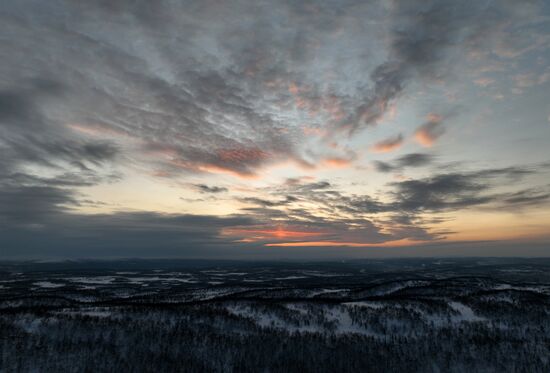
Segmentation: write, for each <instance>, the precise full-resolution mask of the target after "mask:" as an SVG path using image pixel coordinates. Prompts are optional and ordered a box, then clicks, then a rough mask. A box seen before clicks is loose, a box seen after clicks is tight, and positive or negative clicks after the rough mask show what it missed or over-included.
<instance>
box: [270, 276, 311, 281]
mask: <svg viewBox="0 0 550 373" xmlns="http://www.w3.org/2000/svg"><path fill="white" fill-rule="evenodd" d="M301 278H307V277H306V276H287V277H275V278H274V280H298V279H301Z"/></svg>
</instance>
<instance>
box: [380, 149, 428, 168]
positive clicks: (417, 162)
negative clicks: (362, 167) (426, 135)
mask: <svg viewBox="0 0 550 373" xmlns="http://www.w3.org/2000/svg"><path fill="white" fill-rule="evenodd" d="M433 159H434V157H433V156H432V155H430V154H425V153H410V154H405V155H403V156H401V157H399V158H397V159H395V160H393V161H392V162H382V161H375V162H374V166H375V167H376V170H377V171H379V172H392V171H403V170H404V169H405V168H408V167H422V166H427V165H429V164H431V163H432V162H433Z"/></svg>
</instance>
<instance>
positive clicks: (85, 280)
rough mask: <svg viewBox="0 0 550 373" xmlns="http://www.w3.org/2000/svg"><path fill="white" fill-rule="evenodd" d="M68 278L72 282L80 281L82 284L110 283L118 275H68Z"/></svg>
mask: <svg viewBox="0 0 550 373" xmlns="http://www.w3.org/2000/svg"><path fill="white" fill-rule="evenodd" d="M67 280H68V281H71V282H78V283H81V284H97V285H109V284H111V283H112V282H113V281H115V280H116V277H113V276H96V277H68V278H67Z"/></svg>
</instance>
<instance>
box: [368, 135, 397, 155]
mask: <svg viewBox="0 0 550 373" xmlns="http://www.w3.org/2000/svg"><path fill="white" fill-rule="evenodd" d="M401 145H403V135H402V134H399V135H396V136H393V137H390V138H387V139H385V140H382V141H379V142H377V143H376V144H374V145H373V146H372V147H371V150H372V151H373V152H375V153H388V152H392V151H394V150H397V149H399V148H400V147H401Z"/></svg>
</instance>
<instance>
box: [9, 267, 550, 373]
mask: <svg viewBox="0 0 550 373" xmlns="http://www.w3.org/2000/svg"><path fill="white" fill-rule="evenodd" d="M549 269H550V260H544V259H517V258H516V259H513V260H510V259H489V258H488V259H411V260H369V261H348V262H337V263H328V262H327V263H296V262H288V263H281V262H276V263H269V262H265V263H247V262H213V261H169V260H166V261H164V260H157V261H151V260H149V261H144V260H125V261H109V262H102V261H76V262H60V263H54V262H52V263H38V262H17V263H15V262H11V263H3V264H2V266H1V267H0V330H1V339H0V343H1V351H2V355H1V360H0V363H1V364H0V366H1V369H0V370H1V371H3V372H4V371H5V372H12V371H13V372H15V371H60V370H65V368H66V367H67V366H68V365H67V362H69V361H70V366H71V367H72V368H71V371H75V372H76V371H150V372H153V371H182V372H184V371H185V372H202V371H235V372H247V371H250V372H256V371H269V372H278V371H287V372H288V371H302V372H322V371H326V372H334V371H357V370H360V371H374V372H384V371H397V370H400V371H403V372H465V371H485V372H499V371H517V372H544V371H548V370H549V369H550V361H549V360H548V356H550V351H549V350H550V332H549V331H550V317H549V316H550V285H549V284H550V274H549Z"/></svg>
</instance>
